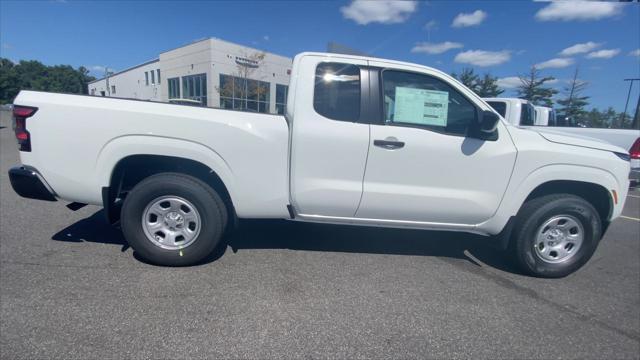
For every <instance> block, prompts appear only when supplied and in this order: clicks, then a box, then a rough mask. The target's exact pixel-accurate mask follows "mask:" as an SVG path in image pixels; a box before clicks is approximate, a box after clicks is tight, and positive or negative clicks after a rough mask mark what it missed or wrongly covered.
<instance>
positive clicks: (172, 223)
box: [142, 195, 202, 250]
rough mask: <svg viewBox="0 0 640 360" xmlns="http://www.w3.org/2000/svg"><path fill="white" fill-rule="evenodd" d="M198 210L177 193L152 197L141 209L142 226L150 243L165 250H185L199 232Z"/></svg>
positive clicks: (200, 223)
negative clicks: (176, 194)
mask: <svg viewBox="0 0 640 360" xmlns="http://www.w3.org/2000/svg"><path fill="white" fill-rule="evenodd" d="M201 225H202V222H201V219H200V214H199V213H198V209H196V207H195V206H194V205H193V204H192V203H191V202H189V201H188V200H186V199H183V198H181V197H178V196H173V195H168V196H161V197H159V198H156V199H154V200H152V201H151V202H150V203H149V204H148V205H147V207H146V208H145V209H144V211H143V212H142V228H143V229H144V233H145V235H146V236H147V239H149V241H151V243H152V244H154V245H156V246H158V247H160V248H163V249H167V250H178V249H184V248H186V247H187V246H189V245H191V244H192V243H193V242H194V241H195V240H196V239H197V238H198V234H200V228H201Z"/></svg>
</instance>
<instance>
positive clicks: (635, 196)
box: [627, 194, 640, 199]
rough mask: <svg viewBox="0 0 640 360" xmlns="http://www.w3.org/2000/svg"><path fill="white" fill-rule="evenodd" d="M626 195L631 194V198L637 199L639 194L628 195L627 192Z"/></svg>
mask: <svg viewBox="0 0 640 360" xmlns="http://www.w3.org/2000/svg"><path fill="white" fill-rule="evenodd" d="M627 196H631V197H632V198H638V199H640V196H638V195H630V194H627Z"/></svg>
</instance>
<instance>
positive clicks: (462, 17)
mask: <svg viewBox="0 0 640 360" xmlns="http://www.w3.org/2000/svg"><path fill="white" fill-rule="evenodd" d="M486 18H487V13H486V12H484V11H482V10H476V11H474V12H472V13H469V14H465V13H460V14H458V16H456V17H455V19H453V22H452V23H451V26H453V27H467V26H476V25H480V24H481V23H482V22H483V21H484V19H486Z"/></svg>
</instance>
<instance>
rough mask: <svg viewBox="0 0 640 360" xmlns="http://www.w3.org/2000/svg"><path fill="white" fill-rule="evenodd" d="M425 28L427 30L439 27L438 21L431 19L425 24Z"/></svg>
mask: <svg viewBox="0 0 640 360" xmlns="http://www.w3.org/2000/svg"><path fill="white" fill-rule="evenodd" d="M424 28H425V29H426V30H433V29H437V28H438V22H437V21H435V20H431V21H429V22H428V23H426V24H424Z"/></svg>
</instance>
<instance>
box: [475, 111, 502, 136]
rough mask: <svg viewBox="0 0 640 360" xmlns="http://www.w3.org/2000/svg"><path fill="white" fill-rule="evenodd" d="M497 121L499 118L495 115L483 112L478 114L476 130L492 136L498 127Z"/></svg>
mask: <svg viewBox="0 0 640 360" xmlns="http://www.w3.org/2000/svg"><path fill="white" fill-rule="evenodd" d="M498 121H500V117H499V116H498V115H497V114H496V113H494V112H493V111H489V110H484V111H483V112H481V113H480V124H479V125H480V126H479V129H478V130H480V132H481V133H484V134H485V135H486V134H492V133H493V132H494V131H495V130H496V127H497V126H498Z"/></svg>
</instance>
